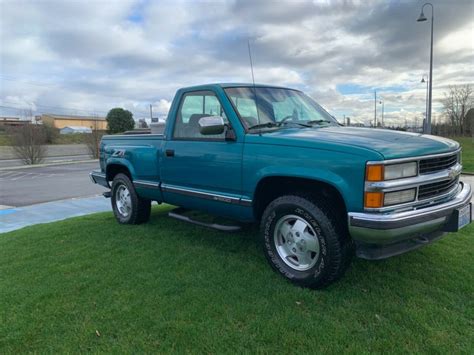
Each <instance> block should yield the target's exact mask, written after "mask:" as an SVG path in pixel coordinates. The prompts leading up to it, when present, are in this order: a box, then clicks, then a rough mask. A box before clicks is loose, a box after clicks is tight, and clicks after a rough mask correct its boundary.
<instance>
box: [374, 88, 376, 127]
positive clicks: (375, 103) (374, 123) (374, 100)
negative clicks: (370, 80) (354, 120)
mask: <svg viewBox="0 0 474 355" xmlns="http://www.w3.org/2000/svg"><path fill="white" fill-rule="evenodd" d="M374 127H377V90H374Z"/></svg>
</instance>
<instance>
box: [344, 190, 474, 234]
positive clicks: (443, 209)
mask: <svg viewBox="0 0 474 355" xmlns="http://www.w3.org/2000/svg"><path fill="white" fill-rule="evenodd" d="M461 184H462V185H463V186H462V190H461V191H460V192H459V194H458V195H457V196H456V197H455V198H454V199H452V200H450V201H448V202H445V203H441V204H438V205H434V206H430V207H425V208H421V209H418V210H411V211H405V212H398V213H391V214H378V213H359V212H349V213H348V217H349V226H350V227H362V228H369V229H377V230H387V229H395V228H402V227H407V226H411V225H414V224H418V223H424V222H428V221H430V220H432V219H436V218H440V217H444V216H447V215H449V214H450V213H452V211H453V210H454V209H455V208H458V207H461V206H464V205H465V204H467V203H469V201H470V200H471V197H472V191H471V186H470V185H469V184H464V183H461Z"/></svg>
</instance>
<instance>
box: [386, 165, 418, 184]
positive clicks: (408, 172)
mask: <svg viewBox="0 0 474 355" xmlns="http://www.w3.org/2000/svg"><path fill="white" fill-rule="evenodd" d="M416 174H417V164H416V162H411V163H403V164H393V165H385V174H384V177H385V180H393V179H401V178H406V177H411V176H416Z"/></svg>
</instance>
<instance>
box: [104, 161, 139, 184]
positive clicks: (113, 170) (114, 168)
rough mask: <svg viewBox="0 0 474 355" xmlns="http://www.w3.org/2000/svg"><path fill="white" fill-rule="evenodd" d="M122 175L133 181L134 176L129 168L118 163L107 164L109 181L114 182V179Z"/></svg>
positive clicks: (106, 174) (106, 171) (106, 170)
mask: <svg viewBox="0 0 474 355" xmlns="http://www.w3.org/2000/svg"><path fill="white" fill-rule="evenodd" d="M120 173H122V174H125V175H127V176H128V177H129V179H130V180H132V181H133V175H132V172H131V171H130V168H129V167H128V166H126V165H124V164H122V163H117V162H113V163H109V164H107V168H106V169H105V176H106V178H107V181H112V180H113V179H114V177H115V176H116V175H117V174H120Z"/></svg>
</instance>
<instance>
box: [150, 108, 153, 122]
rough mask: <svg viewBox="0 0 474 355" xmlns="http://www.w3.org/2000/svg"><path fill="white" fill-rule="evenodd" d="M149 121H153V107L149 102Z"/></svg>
mask: <svg viewBox="0 0 474 355" xmlns="http://www.w3.org/2000/svg"><path fill="white" fill-rule="evenodd" d="M150 121H153V108H152V106H151V104H150Z"/></svg>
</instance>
